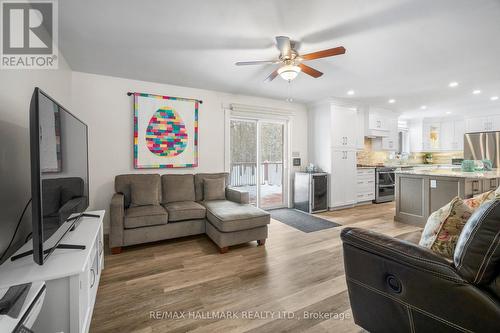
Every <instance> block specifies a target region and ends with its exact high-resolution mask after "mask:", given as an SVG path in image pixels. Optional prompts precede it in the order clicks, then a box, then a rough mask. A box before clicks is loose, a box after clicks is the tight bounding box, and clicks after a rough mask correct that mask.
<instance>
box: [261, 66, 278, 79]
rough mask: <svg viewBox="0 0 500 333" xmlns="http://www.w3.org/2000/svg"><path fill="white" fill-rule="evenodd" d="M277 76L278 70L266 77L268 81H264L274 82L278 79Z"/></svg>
mask: <svg viewBox="0 0 500 333" xmlns="http://www.w3.org/2000/svg"><path fill="white" fill-rule="evenodd" d="M276 76H278V70H277V69H276V70H275V71H274V72H272V73H271V74H269V76H268V77H266V79H265V80H264V81H265V82H271V81H272V80H274V79H275V78H276Z"/></svg>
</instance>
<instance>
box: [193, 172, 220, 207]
mask: <svg viewBox="0 0 500 333" xmlns="http://www.w3.org/2000/svg"><path fill="white" fill-rule="evenodd" d="M215 178H224V179H225V180H226V185H229V173H227V172H221V173H198V174H196V175H194V190H195V195H196V198H195V200H196V201H202V200H203V180H204V179H215Z"/></svg>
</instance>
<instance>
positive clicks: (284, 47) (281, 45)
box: [276, 36, 292, 59]
mask: <svg viewBox="0 0 500 333" xmlns="http://www.w3.org/2000/svg"><path fill="white" fill-rule="evenodd" d="M276 44H277V46H278V49H279V50H280V52H281V56H282V57H285V58H288V59H290V58H291V57H292V45H291V43H290V38H288V37H286V36H277V37H276Z"/></svg>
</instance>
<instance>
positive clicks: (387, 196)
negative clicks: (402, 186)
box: [373, 167, 396, 203]
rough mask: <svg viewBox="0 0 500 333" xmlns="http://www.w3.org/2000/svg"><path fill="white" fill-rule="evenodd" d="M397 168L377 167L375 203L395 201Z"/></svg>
mask: <svg viewBox="0 0 500 333" xmlns="http://www.w3.org/2000/svg"><path fill="white" fill-rule="evenodd" d="M395 171H396V168H391V167H380V168H376V169H375V200H373V202H375V203H382V202H389V201H394V194H395V189H396V177H395V173H394V172H395Z"/></svg>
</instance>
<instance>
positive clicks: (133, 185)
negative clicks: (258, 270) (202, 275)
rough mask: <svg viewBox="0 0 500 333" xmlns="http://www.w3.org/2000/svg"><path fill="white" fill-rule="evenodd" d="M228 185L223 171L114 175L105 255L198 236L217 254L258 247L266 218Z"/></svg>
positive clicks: (244, 195) (262, 241)
mask: <svg viewBox="0 0 500 333" xmlns="http://www.w3.org/2000/svg"><path fill="white" fill-rule="evenodd" d="M228 184H229V174H227V173H200V174H196V175H192V174H188V175H162V176H160V175H159V174H129V175H119V176H116V178H115V191H116V193H115V194H114V195H113V198H112V199H111V206H110V219H111V221H110V236H109V246H110V248H111V252H112V253H114V254H116V253H120V252H121V248H122V247H124V246H129V245H135V244H142V243H148V242H155V241H159V240H165V239H172V238H177V237H184V236H191V235H198V234H203V233H206V234H207V235H208V237H209V238H210V239H211V240H212V241H213V242H214V243H215V244H217V246H218V247H219V250H220V252H221V253H225V252H227V251H228V248H229V246H232V245H236V244H242V243H246V242H250V241H257V243H258V245H264V244H265V240H266V238H267V225H268V224H269V223H270V214H269V213H267V212H265V211H263V210H261V209H259V208H257V207H254V206H252V205H250V204H249V195H248V192H243V191H239V190H237V189H234V188H230V187H229V186H228Z"/></svg>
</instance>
